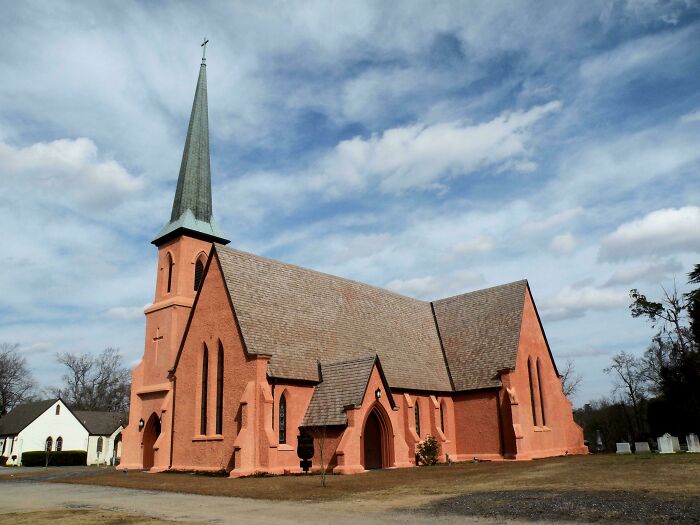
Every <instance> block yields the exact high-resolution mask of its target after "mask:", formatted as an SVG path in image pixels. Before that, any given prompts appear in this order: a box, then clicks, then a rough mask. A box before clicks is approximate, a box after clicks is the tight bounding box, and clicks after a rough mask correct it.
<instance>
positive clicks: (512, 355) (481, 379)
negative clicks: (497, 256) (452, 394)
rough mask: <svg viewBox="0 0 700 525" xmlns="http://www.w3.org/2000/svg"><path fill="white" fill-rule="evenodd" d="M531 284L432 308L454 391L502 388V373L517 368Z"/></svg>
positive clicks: (485, 291) (454, 299)
mask: <svg viewBox="0 0 700 525" xmlns="http://www.w3.org/2000/svg"><path fill="white" fill-rule="evenodd" d="M526 289H527V281H525V280H522V281H516V282H514V283H509V284H503V285H500V286H494V287H493V288H485V289H483V290H477V291H475V292H469V293H465V294H462V295H456V296H454V297H448V298H447V299H441V300H439V301H434V302H433V308H434V311H435V321H436V323H437V325H438V329H439V330H440V336H441V339H442V344H443V347H444V349H445V356H446V358H447V362H448V363H449V366H450V372H451V373H452V379H453V381H454V385H455V390H472V389H478V388H489V387H498V386H501V381H500V380H499V379H498V372H499V371H500V370H503V369H507V368H515V360H516V357H517V353H518V344H519V341H520V325H521V321H522V316H523V307H524V304H525V291H526Z"/></svg>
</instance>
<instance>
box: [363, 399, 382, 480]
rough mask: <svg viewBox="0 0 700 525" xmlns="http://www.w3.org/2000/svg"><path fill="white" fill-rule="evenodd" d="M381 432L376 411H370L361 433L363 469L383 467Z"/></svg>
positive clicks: (380, 423) (380, 424)
mask: <svg viewBox="0 0 700 525" xmlns="http://www.w3.org/2000/svg"><path fill="white" fill-rule="evenodd" d="M382 432H383V429H382V422H381V421H380V420H379V417H378V416H377V412H376V410H372V412H371V413H370V414H369V416H368V417H367V421H366V422H365V429H364V432H363V441H364V443H363V446H364V457H365V464H364V467H365V469H367V470H370V469H377V468H382V467H383V466H384V462H383V456H384V453H383V450H382V448H383V447H382V445H383V441H384V439H383V436H382Z"/></svg>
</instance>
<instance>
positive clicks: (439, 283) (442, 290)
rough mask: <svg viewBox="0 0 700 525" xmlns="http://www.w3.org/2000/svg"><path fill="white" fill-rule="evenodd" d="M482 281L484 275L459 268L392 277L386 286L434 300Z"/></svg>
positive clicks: (393, 289)
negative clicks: (434, 273)
mask: <svg viewBox="0 0 700 525" xmlns="http://www.w3.org/2000/svg"><path fill="white" fill-rule="evenodd" d="M483 282H484V276H483V275H481V274H480V273H478V272H472V271H468V270H461V271H456V272H452V273H449V274H447V275H438V276H434V275H426V276H424V277H413V278H410V279H394V280H392V281H389V282H388V283H387V284H386V288H388V289H389V290H392V291H394V292H397V293H400V294H403V295H408V296H410V297H416V298H418V299H425V300H436V299H441V298H443V297H449V296H452V295H456V294H458V293H462V292H464V291H465V289H466V288H471V287H474V286H476V285H480V284H483Z"/></svg>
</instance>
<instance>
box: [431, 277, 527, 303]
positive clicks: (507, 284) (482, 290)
mask: <svg viewBox="0 0 700 525" xmlns="http://www.w3.org/2000/svg"><path fill="white" fill-rule="evenodd" d="M520 283H524V284H525V285H528V286H529V283H528V281H527V279H518V280H517V281H511V282H509V283H503V284H495V285H493V286H487V287H486V288H478V289H476V290H470V291H468V292H463V293H458V294H455V295H448V296H447V297H441V298H440V299H433V300H432V301H430V303H437V302H440V301H449V300H450V299H456V298H457V297H464V296H466V295H472V294H476V293H479V292H487V291H489V290H495V289H496V288H505V287H506V286H513V285H515V284H520Z"/></svg>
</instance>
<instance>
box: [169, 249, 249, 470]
mask: <svg viewBox="0 0 700 525" xmlns="http://www.w3.org/2000/svg"><path fill="white" fill-rule="evenodd" d="M227 293H228V292H227V291H226V288H225V283H224V280H223V276H222V274H221V268H220V267H219V264H218V260H217V259H216V258H213V259H212V261H211V264H210V266H209V268H208V270H207V276H206V279H204V282H203V284H202V287H201V290H200V293H199V297H198V299H197V304H196V307H195V313H194V315H193V317H192V321H191V323H190V326H189V329H188V333H187V337H186V340H185V344H184V346H183V348H182V353H181V355H180V358H179V361H178V364H177V369H176V370H175V374H174V375H175V381H176V395H175V414H176V418H175V429H174V434H173V465H172V467H173V468H174V469H182V470H213V471H216V470H231V469H233V468H235V467H236V465H235V464H234V463H235V458H234V443H235V442H236V438H237V437H238V436H239V434H240V433H241V431H242V429H243V427H244V425H247V426H251V427H253V426H255V413H256V406H255V405H256V400H255V399H254V397H253V398H252V399H251V401H252V403H251V402H250V401H247V402H246V403H244V404H243V406H242V403H241V401H242V398H243V396H244V393H245V392H246V388H250V387H248V384H249V383H253V385H254V384H255V383H256V379H257V368H258V361H259V359H258V358H255V357H247V356H246V353H245V350H244V348H243V343H242V340H241V338H240V336H239V333H238V330H237V328H236V321H235V317H234V315H233V312H232V310H231V308H230V306H229V299H228V295H227ZM205 345H206V348H207V354H208V360H209V361H208V362H209V365H208V380H207V428H206V432H205V433H201V432H200V424H201V402H202V389H201V385H202V371H203V356H204V348H205ZM219 345H221V348H222V349H223V384H224V388H223V403H222V416H223V417H222V433H221V434H217V433H216V400H217V399H216V397H217V366H218V354H219ZM253 390H254V387H253ZM249 441H250V440H249ZM239 445H240V444H239ZM245 445H246V446H253V445H254V443H253V442H252V441H250V442H249V443H245Z"/></svg>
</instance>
